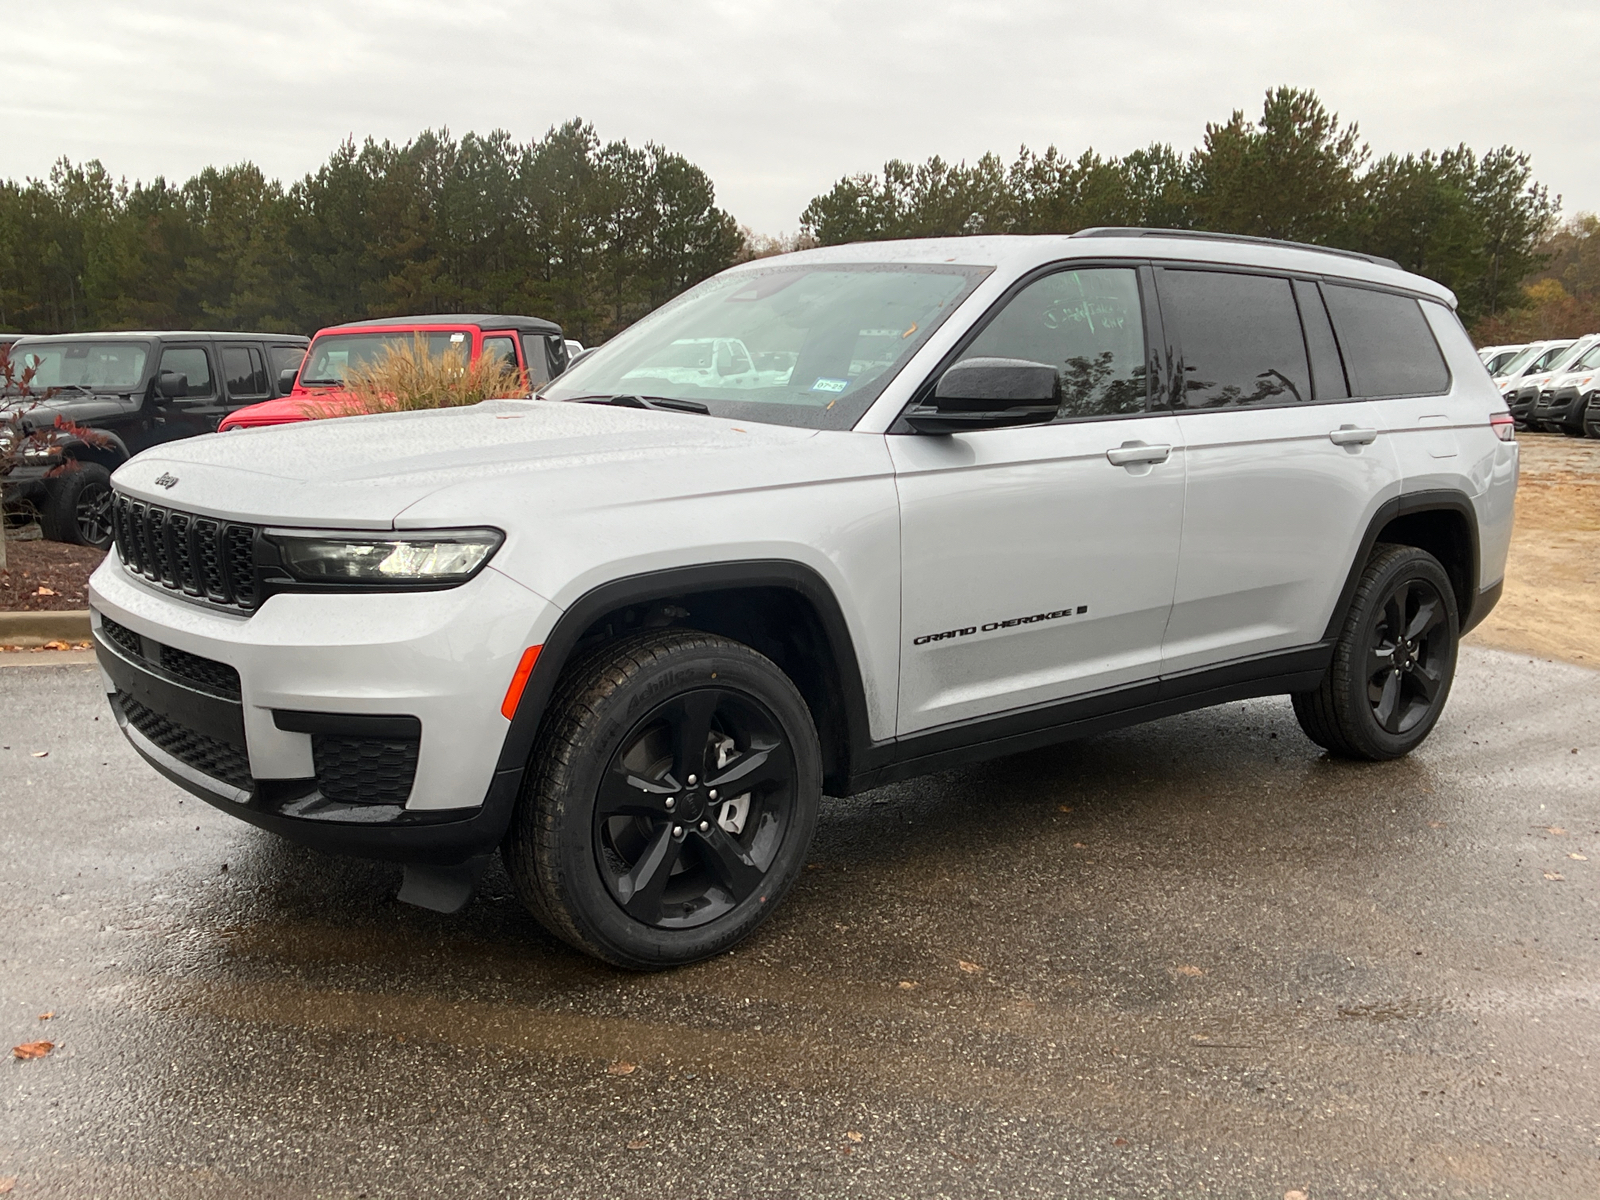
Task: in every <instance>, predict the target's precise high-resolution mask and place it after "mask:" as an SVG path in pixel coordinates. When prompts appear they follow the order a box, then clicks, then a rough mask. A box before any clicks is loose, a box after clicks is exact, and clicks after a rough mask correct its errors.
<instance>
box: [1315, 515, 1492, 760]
mask: <svg viewBox="0 0 1600 1200" xmlns="http://www.w3.org/2000/svg"><path fill="white" fill-rule="evenodd" d="M1460 627H1461V621H1460V617H1459V615H1458V613H1457V609H1456V594H1455V590H1454V589H1453V588H1452V587H1451V584H1450V577H1449V576H1448V575H1446V574H1445V570H1444V568H1443V567H1442V566H1441V565H1440V564H1439V560H1438V559H1436V558H1434V557H1433V555H1431V554H1429V553H1428V552H1427V551H1425V550H1420V549H1418V548H1417V547H1415V546H1398V545H1390V544H1384V543H1380V544H1379V545H1377V546H1376V547H1374V548H1373V551H1372V556H1371V558H1369V559H1368V560H1367V565H1366V567H1365V568H1364V569H1363V571H1362V573H1361V577H1360V579H1359V580H1358V581H1357V584H1356V591H1355V595H1354V596H1353V597H1352V598H1351V601H1350V607H1349V609H1348V610H1347V612H1346V614H1345V619H1344V624H1343V627H1342V630H1341V632H1340V635H1339V638H1338V641H1337V642H1336V643H1335V645H1334V649H1333V661H1332V662H1331V663H1330V664H1329V666H1328V670H1327V671H1326V673H1325V674H1324V675H1323V678H1322V681H1321V682H1320V683H1319V684H1318V685H1317V687H1316V688H1315V689H1313V690H1311V691H1307V692H1296V693H1295V694H1294V695H1293V696H1292V697H1291V699H1292V700H1293V702H1294V714H1295V716H1296V717H1297V718H1298V719H1299V721H1300V728H1301V729H1303V730H1304V731H1305V734H1306V736H1307V737H1309V738H1310V739H1311V740H1312V741H1314V742H1316V743H1317V745H1319V746H1322V747H1323V748H1324V749H1326V750H1328V751H1330V752H1332V753H1334V754H1337V755H1340V756H1342V757H1345V758H1359V759H1366V760H1368V761H1371V762H1378V761H1382V760H1385V759H1391V758H1399V757H1401V756H1402V755H1405V754H1409V753H1410V752H1411V751H1412V750H1414V749H1416V748H1417V747H1418V746H1419V745H1421V744H1422V742H1423V740H1424V739H1425V738H1426V737H1427V736H1428V734H1429V733H1430V732H1432V730H1433V727H1434V725H1435V724H1436V723H1437V721H1438V720H1439V714H1440V713H1442V712H1443V711H1444V705H1445V701H1446V700H1447V699H1448V698H1449V695H1450V684H1451V681H1452V680H1453V679H1454V678H1455V668H1456V644H1457V639H1458V638H1459V636H1460V635H1459V631H1460Z"/></svg>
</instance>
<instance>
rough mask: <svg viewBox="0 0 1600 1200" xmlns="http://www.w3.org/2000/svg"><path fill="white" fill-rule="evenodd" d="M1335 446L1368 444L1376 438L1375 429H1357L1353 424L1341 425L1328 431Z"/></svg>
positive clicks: (1329, 438) (1329, 437)
mask: <svg viewBox="0 0 1600 1200" xmlns="http://www.w3.org/2000/svg"><path fill="white" fill-rule="evenodd" d="M1328 440H1329V441H1330V442H1332V443H1333V444H1334V445H1335V446H1370V445H1372V443H1373V442H1375V441H1377V440H1378V431H1377V430H1376V429H1357V428H1356V427H1355V426H1354V425H1341V426H1339V428H1337V429H1334V430H1331V431H1330V432H1329V433H1328Z"/></svg>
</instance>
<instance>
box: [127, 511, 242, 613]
mask: <svg viewBox="0 0 1600 1200" xmlns="http://www.w3.org/2000/svg"><path fill="white" fill-rule="evenodd" d="M112 520H113V526H114V530H115V534H116V540H117V554H118V556H119V557H120V558H121V559H122V561H123V563H124V564H125V565H126V566H127V568H128V570H130V571H133V572H135V573H136V574H139V575H142V576H144V577H145V578H146V579H148V580H150V581H151V582H152V583H159V584H161V585H162V586H163V587H166V588H170V589H171V590H173V591H175V592H183V593H184V594H185V595H189V596H195V597H198V598H200V599H203V600H209V601H210V602H211V603H212V604H222V605H226V606H227V607H229V608H237V609H244V610H246V611H249V610H251V609H253V608H255V606H256V604H257V602H258V598H259V597H258V593H257V589H256V568H255V540H256V527H255V526H254V525H240V524H237V523H235V522H232V521H218V520H214V519H212V518H211V517H199V516H195V515H194V514H193V513H186V512H178V511H175V510H173V509H170V508H162V507H161V506H160V505H158V504H147V503H145V502H144V501H143V500H133V499H130V498H129V497H127V496H123V495H120V494H119V495H118V496H117V499H116V503H115V505H113V507H112Z"/></svg>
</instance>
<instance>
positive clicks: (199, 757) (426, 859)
mask: <svg viewBox="0 0 1600 1200" xmlns="http://www.w3.org/2000/svg"><path fill="white" fill-rule="evenodd" d="M148 647H149V643H148V641H146V642H145V645H144V648H148ZM95 651H96V656H97V657H98V659H99V661H100V665H101V667H102V668H104V670H105V672H106V674H107V675H109V676H110V677H111V681H112V684H113V685H114V687H115V689H116V690H115V691H114V692H113V693H112V694H111V697H110V700H111V708H112V711H113V712H114V713H115V715H116V719H117V724H118V725H119V726H121V728H122V731H123V733H124V734H125V735H126V736H127V738H128V740H129V741H130V742H131V743H132V744H133V747H134V749H135V750H137V751H138V752H139V754H140V755H141V756H142V757H143V758H144V759H145V760H146V761H147V762H149V763H150V765H151V766H153V767H155V769H156V770H157V771H160V772H161V774H162V775H164V776H166V777H167V778H168V779H170V780H171V781H172V782H173V783H175V784H177V785H178V786H179V787H181V788H183V789H184V790H186V791H188V792H190V793H192V794H193V795H195V796H198V797H199V798H200V799H202V800H204V801H206V802H207V803H208V804H211V805H214V806H215V807H217V808H219V809H221V810H222V811H223V812H226V813H229V814H230V815H232V816H235V817H238V818H239V819H240V820H241V821H248V822H249V823H250V824H252V825H255V826H258V827H259V828H262V829H266V830H269V831H270V832H272V833H276V834H278V835H280V836H282V837H285V838H288V839H289V840H290V841H294V842H298V843H300V844H302V845H305V846H310V847H312V848H314V849H317V850H323V851H327V852H329V853H332V854H348V855H352V856H355V857H358V858H376V859H382V860H385V861H388V862H397V863H404V864H407V865H415V866H424V867H459V866H462V865H463V864H471V863H474V862H481V860H483V859H484V858H485V857H486V856H487V855H489V854H491V853H492V852H493V851H494V850H495V849H496V848H497V847H498V846H499V844H500V842H501V840H502V839H503V838H504V837H505V832H506V829H507V827H508V826H509V825H510V821H511V812H512V809H513V808H514V807H515V805H516V800H517V793H518V791H519V789H520V788H521V784H522V773H523V772H522V768H520V767H517V768H513V769H509V770H501V771H497V772H496V773H495V776H494V778H493V780H492V781H491V783H490V786H489V790H488V793H487V794H486V795H485V797H484V802H483V803H482V804H481V805H478V806H475V807H472V808H455V809H432V810H415V809H407V808H406V807H405V806H404V805H403V804H397V803H371V802H360V801H352V800H348V799H344V798H339V797H334V796H329V795H327V794H326V793H325V791H324V788H323V786H322V785H321V784H319V782H318V780H317V779H315V778H310V779H256V778H253V777H252V776H251V775H250V774H249V753H248V747H247V745H246V742H245V732H244V717H243V705H242V704H241V702H240V700H239V699H238V698H236V697H230V696H229V695H227V694H226V693H225V692H224V691H221V690H219V689H216V688H213V687H207V686H203V685H202V686H196V685H195V684H194V682H193V681H192V680H188V679H185V678H183V677H181V676H180V675H178V674H176V673H174V672H171V671H168V670H165V669H164V668H163V667H162V666H160V665H159V663H158V662H152V661H150V660H149V659H148V658H146V657H145V656H144V655H142V654H139V653H138V652H137V651H136V650H135V649H131V648H130V647H129V646H123V645H118V644H117V643H115V642H113V641H111V640H109V639H108V638H107V637H105V636H103V634H102V632H101V631H100V630H98V629H97V630H96V631H95ZM301 715H304V714H301Z"/></svg>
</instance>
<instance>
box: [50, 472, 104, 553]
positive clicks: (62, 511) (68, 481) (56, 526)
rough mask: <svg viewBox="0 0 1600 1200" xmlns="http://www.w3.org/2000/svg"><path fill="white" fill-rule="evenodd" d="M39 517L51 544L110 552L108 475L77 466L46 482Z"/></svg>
mask: <svg viewBox="0 0 1600 1200" xmlns="http://www.w3.org/2000/svg"><path fill="white" fill-rule="evenodd" d="M39 517H40V520H39V524H40V526H41V528H42V530H43V532H44V536H45V537H47V538H49V539H50V540H51V541H52V542H66V543H68V544H69V545H73V546H93V547H94V548H95V549H96V550H105V549H107V548H109V547H110V545H111V472H110V471H108V470H106V469H105V468H104V467H103V466H101V465H100V464H99V463H92V462H79V463H77V464H76V465H75V466H73V467H70V468H68V469H67V470H64V471H63V472H62V473H61V474H60V475H57V476H56V477H55V478H53V479H50V480H48V481H47V482H46V484H45V496H44V505H43V507H42V509H41V511H40V514H39Z"/></svg>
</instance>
